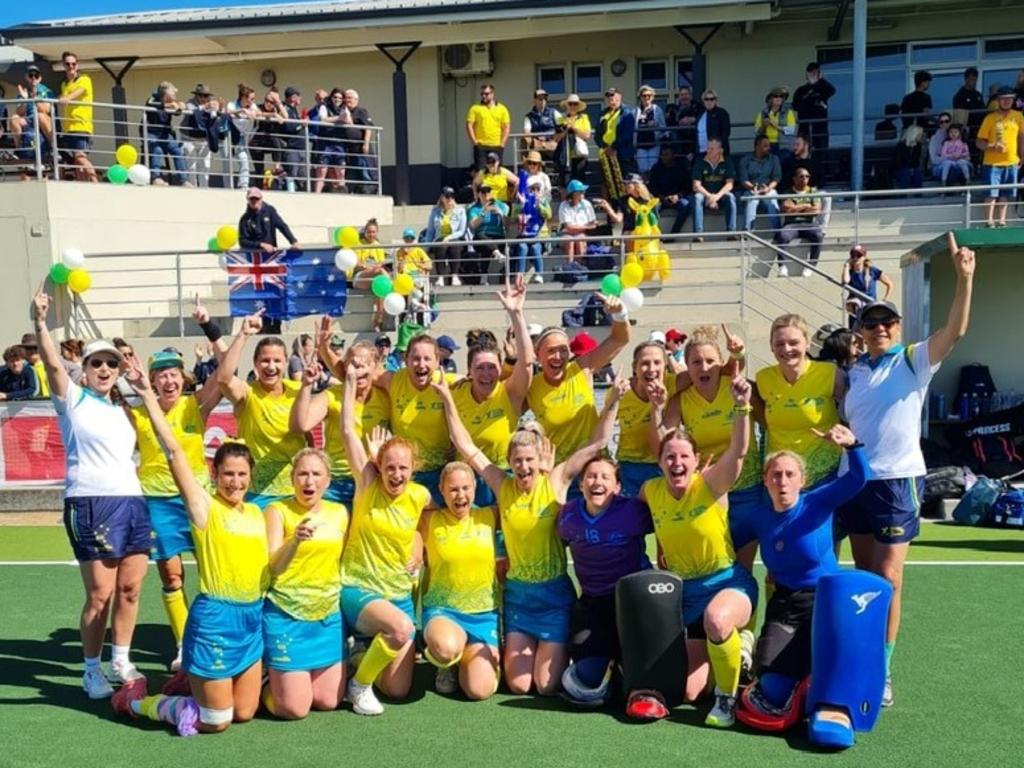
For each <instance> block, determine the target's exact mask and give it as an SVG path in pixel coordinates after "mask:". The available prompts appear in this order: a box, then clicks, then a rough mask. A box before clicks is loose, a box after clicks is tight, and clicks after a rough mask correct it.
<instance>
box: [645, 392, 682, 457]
mask: <svg viewBox="0 0 1024 768" xmlns="http://www.w3.org/2000/svg"><path fill="white" fill-rule="evenodd" d="M647 401H648V403H649V404H650V408H651V423H650V426H649V428H648V430H647V448H648V450H649V451H650V452H651V455H652V456H657V455H658V449H659V448H661V436H662V435H663V434H664V430H666V429H672V428H673V427H675V425H676V424H678V423H679V398H678V397H676V396H673V397H672V399H671V400H669V396H668V389H667V388H666V387H665V383H664V382H662V381H652V382H651V383H650V384H648V385H647Z"/></svg>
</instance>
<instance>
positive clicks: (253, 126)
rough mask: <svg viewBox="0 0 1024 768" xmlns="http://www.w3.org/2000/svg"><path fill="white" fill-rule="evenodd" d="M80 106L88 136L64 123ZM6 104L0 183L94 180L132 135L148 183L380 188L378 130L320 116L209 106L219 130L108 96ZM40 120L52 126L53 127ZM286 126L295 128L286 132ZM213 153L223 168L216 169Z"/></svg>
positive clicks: (314, 189)
mask: <svg viewBox="0 0 1024 768" xmlns="http://www.w3.org/2000/svg"><path fill="white" fill-rule="evenodd" d="M40 105H46V106H44V107H43V110H44V111H46V110H48V111H49V115H48V119H47V118H46V117H44V118H43V119H40V114H39V107H40ZM75 105H79V106H91V107H92V110H93V118H92V125H93V130H92V131H91V132H90V133H84V134H80V133H73V132H69V131H66V130H64V129H63V128H62V124H63V123H64V122H65V121H67V120H68V117H67V114H66V111H67V109H68V107H69V106H75ZM4 107H6V109H7V111H8V113H9V115H10V117H9V123H10V127H11V130H10V131H9V135H10V139H11V140H10V142H8V143H7V145H6V146H5V145H4V144H3V143H2V142H0V158H2V159H0V174H2V175H0V179H2V180H8V179H9V178H11V177H16V178H20V179H39V180H42V179H46V178H49V179H56V180H62V179H65V178H69V177H74V178H76V179H78V180H91V179H92V178H93V177H94V176H95V178H96V179H97V180H98V179H99V178H100V177H102V176H103V175H104V174H105V173H106V172H107V171H108V170H109V169H110V167H111V166H114V165H116V164H117V157H116V154H117V148H118V147H119V146H120V145H121V144H122V143H124V141H125V140H124V138H123V137H124V136H125V134H127V136H128V139H127V143H130V144H132V145H133V146H134V147H136V149H137V151H138V157H139V160H138V162H139V163H140V164H142V165H144V166H146V167H147V168H148V169H149V170H150V174H151V180H152V183H157V184H161V183H170V184H174V185H189V186H195V187H209V186H220V187H225V188H244V187H247V186H260V187H265V188H273V189H285V190H288V191H300V190H301V191H308V192H320V191H323V190H324V189H325V188H336V189H341V190H344V191H349V192H362V193H366V194H372V195H381V194H383V192H382V181H381V157H380V137H381V133H382V130H383V129H382V128H381V127H380V126H375V125H359V126H353V125H332V126H330V127H327V126H324V125H320V124H319V123H318V122H317V121H310V120H291V119H286V118H282V117H279V116H274V117H269V116H266V115H265V114H264V113H259V114H260V115H261V116H260V117H255V116H252V117H240V116H238V115H235V116H232V115H231V114H229V113H228V112H226V111H221V112H209V114H208V118H209V120H210V121H211V122H212V124H213V126H214V129H213V130H212V131H206V130H204V129H199V128H190V127H187V126H183V125H181V122H182V118H183V116H184V115H183V114H181V116H179V113H177V112H175V113H174V116H173V117H172V121H175V120H176V121H177V122H178V123H179V124H178V125H177V126H176V127H170V126H168V127H165V126H164V124H163V122H162V121H159V120H156V119H155V116H156V115H157V114H159V113H160V110H157V109H155V108H153V107H138V106H131V105H121V104H111V103H105V102H91V103H89V104H85V103H83V102H69V104H67V105H62V104H60V102H59V100H56V99H8V100H0V108H4ZM119 111H120V112H121V113H123V114H127V115H128V118H127V120H124V119H119V116H118V112H119ZM62 113H63V114H62ZM43 122H46V123H48V124H49V131H47V130H46V129H45V128H44V127H43V125H42V123H43ZM288 127H293V128H294V130H290V131H289V130H286V129H287V128H288ZM346 128H347V129H351V130H353V131H359V132H360V134H361V136H360V137H359V139H353V138H349V137H347V136H345V135H343V134H342V133H341V132H342V131H344V130H345V129H346ZM367 138H368V139H369V141H367V140H366V139H367ZM76 140H85V141H86V142H87V144H88V146H87V147H85V148H80V149H78V150H75V149H73V148H72V142H74V141H76ZM76 156H77V160H76ZM215 158H216V159H217V161H218V164H219V166H220V167H219V169H218V168H215V167H214V159H215ZM8 171H13V174H9V173H8Z"/></svg>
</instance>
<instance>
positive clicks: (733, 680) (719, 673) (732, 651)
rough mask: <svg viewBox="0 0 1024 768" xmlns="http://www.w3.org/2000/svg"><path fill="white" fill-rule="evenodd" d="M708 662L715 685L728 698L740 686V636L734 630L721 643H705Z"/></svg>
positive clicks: (709, 641) (733, 694)
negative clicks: (727, 695)
mask: <svg viewBox="0 0 1024 768" xmlns="http://www.w3.org/2000/svg"><path fill="white" fill-rule="evenodd" d="M707 645H708V660H709V661H710V662H711V671H712V672H713V673H714V676H715V685H716V686H717V687H718V688H719V690H721V691H722V692H724V693H727V694H729V695H730V696H735V695H736V689H737V688H739V686H740V635H739V632H737V631H736V630H735V629H734V630H733V631H732V633H731V634H730V635H729V636H728V637H727V638H725V640H723V641H722V642H721V643H713V642H711V640H710V638H709V639H708V641H707Z"/></svg>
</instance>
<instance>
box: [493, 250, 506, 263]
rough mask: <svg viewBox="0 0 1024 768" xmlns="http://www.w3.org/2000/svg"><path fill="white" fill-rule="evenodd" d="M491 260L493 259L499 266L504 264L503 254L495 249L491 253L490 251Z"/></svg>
mask: <svg viewBox="0 0 1024 768" xmlns="http://www.w3.org/2000/svg"><path fill="white" fill-rule="evenodd" d="M491 258H492V259H494V260H495V261H496V262H498V263H499V264H504V263H505V254H504V253H502V252H501V251H500V250H498V249H497V248H495V249H494V250H493V251H491Z"/></svg>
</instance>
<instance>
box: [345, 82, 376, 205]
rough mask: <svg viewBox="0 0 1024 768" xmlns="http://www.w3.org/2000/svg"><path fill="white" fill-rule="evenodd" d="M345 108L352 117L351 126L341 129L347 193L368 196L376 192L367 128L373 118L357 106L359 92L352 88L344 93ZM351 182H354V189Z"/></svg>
mask: <svg viewBox="0 0 1024 768" xmlns="http://www.w3.org/2000/svg"><path fill="white" fill-rule="evenodd" d="M345 108H346V109H347V110H348V111H349V114H350V115H351V116H352V122H351V124H349V125H346V126H345V128H344V129H343V130H344V134H345V164H346V166H347V168H348V169H349V171H348V182H349V191H350V192H355V193H357V194H365V195H369V194H372V193H373V192H374V191H376V187H375V186H374V184H375V183H376V182H377V174H376V172H375V171H374V170H373V165H374V163H373V154H372V152H373V131H372V130H370V128H369V127H368V126H372V125H373V118H372V117H370V112H369V110H367V109H366V107H361V106H359V92H358V91H356V90H353V89H352V88H349V89H348V90H346V91H345ZM352 182H356V184H355V186H354V187H353V186H352Z"/></svg>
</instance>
